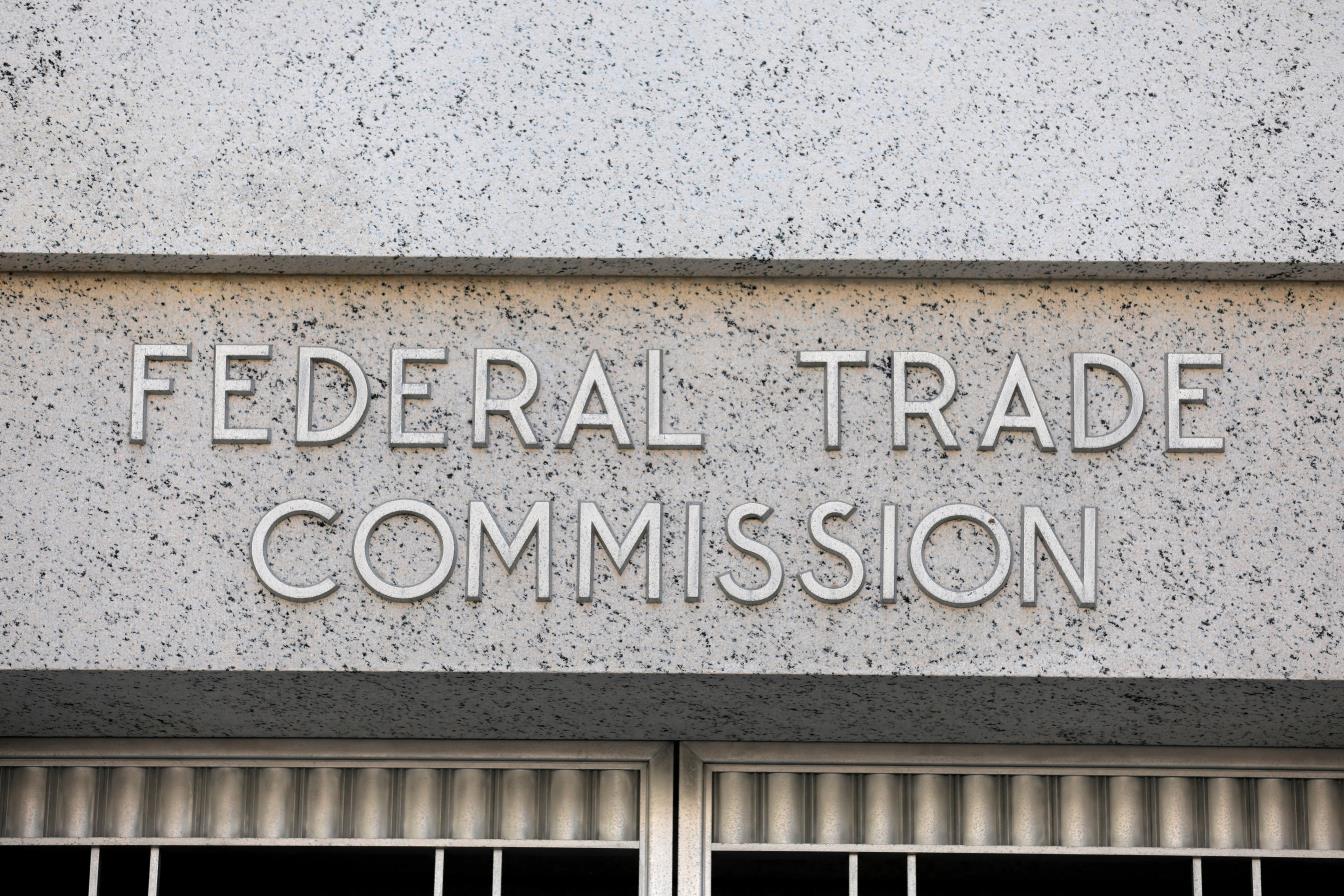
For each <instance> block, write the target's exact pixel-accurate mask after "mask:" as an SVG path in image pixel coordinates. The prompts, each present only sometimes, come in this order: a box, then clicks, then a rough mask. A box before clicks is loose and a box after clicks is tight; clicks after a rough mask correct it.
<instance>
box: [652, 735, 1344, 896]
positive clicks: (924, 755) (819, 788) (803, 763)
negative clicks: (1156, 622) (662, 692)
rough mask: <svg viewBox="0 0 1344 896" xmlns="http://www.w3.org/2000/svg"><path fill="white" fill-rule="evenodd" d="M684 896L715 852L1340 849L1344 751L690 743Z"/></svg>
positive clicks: (700, 891)
mask: <svg viewBox="0 0 1344 896" xmlns="http://www.w3.org/2000/svg"><path fill="white" fill-rule="evenodd" d="M678 788H679V797H680V813H679V814H680V819H679V850H678V863H679V872H680V874H679V879H680V884H681V885H680V892H681V894H682V896H708V894H710V892H711V883H712V880H713V874H712V871H713V861H714V858H715V856H717V855H723V854H725V853H739V854H740V853H754V854H767V853H794V854H799V853H812V854H822V853H841V854H844V855H847V856H848V857H849V866H848V867H849V892H850V893H851V894H858V893H860V892H861V888H860V882H859V874H858V868H859V857H860V856H861V855H863V854H872V853H888V854H891V853H895V854H904V855H905V856H907V859H906V862H907V870H906V881H907V892H908V893H910V894H915V893H917V892H918V879H919V874H918V868H919V863H918V857H919V856H920V855H922V854H930V853H962V854H979V855H994V854H1010V855H1011V854H1018V855H1028V854H1029V855H1095V856H1173V855H1174V856H1182V857H1187V858H1188V859H1189V860H1190V881H1191V892H1193V893H1196V894H1199V893H1200V892H1201V888H1202V883H1201V878H1202V866H1201V861H1202V859H1204V858H1206V857H1214V856H1216V857H1233V856H1235V857H1246V858H1249V859H1250V860H1251V863H1252V864H1251V873H1252V876H1253V878H1254V881H1255V886H1256V888H1257V889H1256V892H1259V889H1258V888H1259V874H1260V864H1259V863H1260V861H1261V860H1262V859H1264V858H1266V857H1275V858H1306V857H1315V858H1329V859H1344V753H1341V752H1339V751H1308V750H1216V749H1158V748H1072V747H989V746H986V747H955V746H953V747H925V746H887V747H880V746H858V745H833V744H832V745H825V744H685V745H683V746H682V753H681V762H680V775H679V784H678Z"/></svg>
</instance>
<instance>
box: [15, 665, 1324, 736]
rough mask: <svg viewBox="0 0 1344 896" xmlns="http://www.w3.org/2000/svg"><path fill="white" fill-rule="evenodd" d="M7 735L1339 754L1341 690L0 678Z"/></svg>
mask: <svg viewBox="0 0 1344 896" xmlns="http://www.w3.org/2000/svg"><path fill="white" fill-rule="evenodd" d="M0 719H2V720H3V726H0V727H2V730H0V734H3V735H4V736H9V737H231V738H236V737H343V738H444V739H481V740H491V739H521V740H527V739H543V740H725V741H735V740H751V741H775V740H790V741H829V742H836V741H844V742H855V743H953V742H960V743H985V744H1014V743H1018V744H1021V743H1029V744H1075V745H1079V744H1133V745H1169V746H1247V747H1327V748H1340V747H1344V681H1339V680H1330V681H1302V680H1299V681H1283V680H1269V679H1263V680H1261V679H1192V678H1165V679H1153V678H1146V679H1145V678H1035V677H1014V676H1002V677H997V676H941V677H917V676H877V675H825V676H820V675H692V674H667V675H664V674H627V673H521V672H500V673H454V672H415V673H412V672H322V671H306V672H291V671H233V672H203V671H164V670H156V671H150V670H126V671H94V670H4V671H0Z"/></svg>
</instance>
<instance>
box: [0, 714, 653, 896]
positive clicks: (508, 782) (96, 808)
mask: <svg viewBox="0 0 1344 896" xmlns="http://www.w3.org/2000/svg"><path fill="white" fill-rule="evenodd" d="M672 774H673V769H672V747H671V745H668V744H637V743H600V744H593V743H565V744H539V743H510V742H480V743H447V744H445V743H438V742H435V743H419V742H405V741H402V742H379V743H370V742H313V741H306V742H305V741H289V742H260V741H252V742H233V743H230V742H222V741H196V742H193V741H170V740H164V741H143V742H135V741H96V740H90V741H58V740H52V741H41V740H11V741H0V807H3V817H2V818H0V846H24V845H31V846H36V845H47V846H51V845H84V846H89V847H91V848H92V849H93V852H92V854H91V856H90V866H89V874H90V884H89V892H90V893H97V882H98V874H99V859H100V853H99V850H100V849H102V848H106V847H127V846H147V847H149V848H150V855H149V883H148V886H149V893H150V894H151V896H153V894H154V893H155V890H156V884H157V878H158V867H159V850H160V848H164V847H184V846H233V847H238V846H255V847H265V846H286V847H296V846H299V847H302V846H308V847H332V846H358V847H408V846H418V847H429V848H433V849H434V850H435V885H434V886H435V890H434V892H435V893H436V894H438V893H442V892H443V877H444V859H445V850H465V849H471V850H481V849H486V850H490V851H491V854H492V864H493V869H492V878H493V883H492V891H493V892H494V893H496V894H498V893H499V892H500V890H501V877H502V874H503V872H504V865H505V861H506V856H507V854H508V853H510V852H514V851H520V850H595V849H596V850H623V851H629V852H632V853H635V854H637V855H638V859H639V892H640V893H641V894H664V893H670V892H671V890H672V882H671V865H672V857H671V848H672Z"/></svg>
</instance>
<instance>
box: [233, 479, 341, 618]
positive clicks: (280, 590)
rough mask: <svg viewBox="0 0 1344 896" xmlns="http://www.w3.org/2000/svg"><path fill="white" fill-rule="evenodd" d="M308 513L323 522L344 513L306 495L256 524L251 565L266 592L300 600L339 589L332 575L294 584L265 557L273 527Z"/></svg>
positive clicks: (277, 508) (288, 502)
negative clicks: (311, 499) (301, 583)
mask: <svg viewBox="0 0 1344 896" xmlns="http://www.w3.org/2000/svg"><path fill="white" fill-rule="evenodd" d="M305 514H306V515H308V516H315V517H317V518H318V519H320V520H321V521H322V522H324V523H330V522H331V521H332V520H334V519H336V517H338V516H340V515H341V512H340V511H339V510H336V509H335V508H332V507H328V506H327V505H326V504H323V503H322V502H321V501H310V500H307V499H306V498H300V499H299V500H297V501H286V502H285V503H283V504H280V505H277V506H276V507H275V508H274V509H273V510H271V512H270V513H268V514H266V515H265V516H263V517H262V518H261V522H259V523H257V528H256V531H254V532H253V533H252V568H253V569H255V570H256V571H257V578H259V579H261V584H263V585H265V586H266V590H267V591H270V592H271V593H272V594H274V595H276V596H277V597H283V598H284V599H285V600H292V601H295V602H297V603H307V602H308V601H314V600H318V599H320V598H323V597H326V596H327V595H328V594H331V592H333V591H335V590H336V583H335V582H333V581H332V580H331V579H330V578H327V579H323V580H322V581H320V582H318V583H317V584H315V585H291V584H289V583H288V582H286V581H284V580H282V579H281V578H280V577H279V576H277V575H276V574H275V573H274V572H272V571H271V565H270V563H269V562H268V561H267V560H266V543H267V542H268V541H270V538H271V530H273V529H274V528H275V527H276V526H278V525H280V524H281V523H282V522H284V521H285V520H287V519H289V518H290V517H292V516H302V515H305Z"/></svg>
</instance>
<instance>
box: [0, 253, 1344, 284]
mask: <svg viewBox="0 0 1344 896" xmlns="http://www.w3.org/2000/svg"><path fill="white" fill-rule="evenodd" d="M0 272H20V273H106V274H121V273H145V274H316V275H372V276H379V275H388V276H392V275H442V276H471V275H480V276H546V277H555V276H579V277H588V276H608V277H781V278H807V277H838V278H849V279H863V278H899V279H1000V280H1042V279H1091V280H1251V281H1255V280H1294V281H1333V280H1344V260H1341V261H1338V262H1299V261H1292V260H1288V261H1176V260H1170V261H1163V260H1155V259H1153V260H1131V261H1124V260H1084V259H1056V260H1029V259H1020V260H1018V259H865V258H812V259H809V258H687V257H677V258H674V257H667V258H654V257H638V258H635V257H632V258H578V257H567V258H540V257H535V258H524V257H491V258H486V257H444V256H390V255H386V256H385V255H220V254H148V253H147V254H124V255H123V254H107V253H41V252H0Z"/></svg>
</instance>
